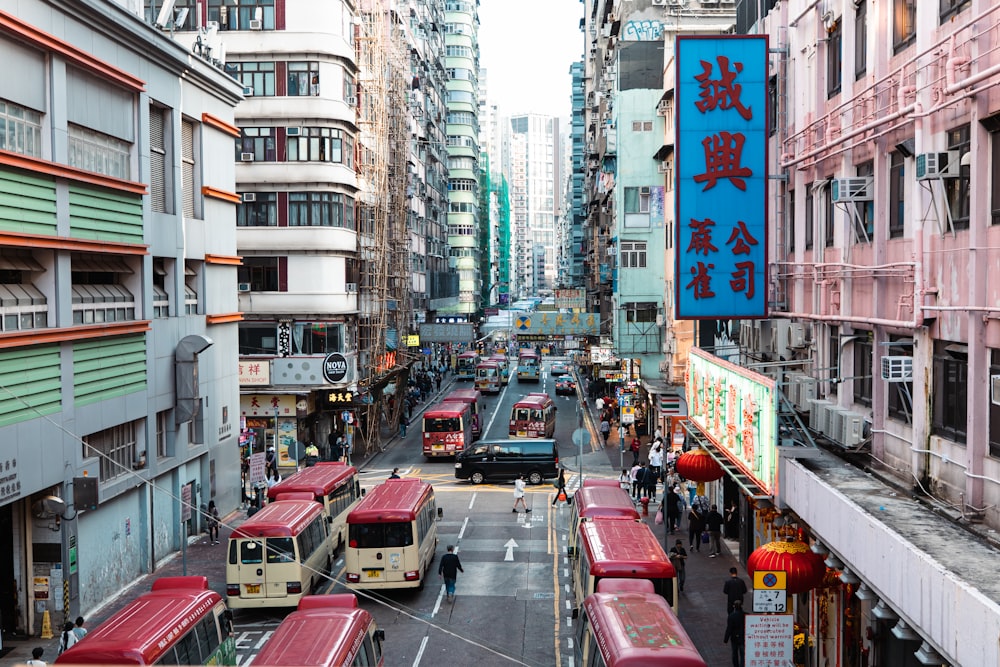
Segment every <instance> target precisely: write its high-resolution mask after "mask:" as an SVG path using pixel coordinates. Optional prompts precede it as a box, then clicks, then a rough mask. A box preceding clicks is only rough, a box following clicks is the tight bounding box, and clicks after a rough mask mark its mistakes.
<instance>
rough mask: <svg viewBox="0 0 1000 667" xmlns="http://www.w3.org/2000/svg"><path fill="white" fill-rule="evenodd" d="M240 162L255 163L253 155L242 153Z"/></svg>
mask: <svg viewBox="0 0 1000 667" xmlns="http://www.w3.org/2000/svg"><path fill="white" fill-rule="evenodd" d="M240 160H241V161H243V162H253V153H240Z"/></svg>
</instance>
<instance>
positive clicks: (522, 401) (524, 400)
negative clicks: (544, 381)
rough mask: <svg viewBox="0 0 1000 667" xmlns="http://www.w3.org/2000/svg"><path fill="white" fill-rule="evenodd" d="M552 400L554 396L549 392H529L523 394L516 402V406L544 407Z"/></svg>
mask: <svg viewBox="0 0 1000 667" xmlns="http://www.w3.org/2000/svg"><path fill="white" fill-rule="evenodd" d="M551 402H552V397H551V396H549V395H548V394H528V395H527V396H522V397H521V398H519V399H518V400H517V402H516V403H514V407H515V408H517V407H525V408H527V407H536V408H539V407H542V406H544V405H547V404H549V403H551Z"/></svg>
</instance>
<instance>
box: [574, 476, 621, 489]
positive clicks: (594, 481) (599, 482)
mask: <svg viewBox="0 0 1000 667" xmlns="http://www.w3.org/2000/svg"><path fill="white" fill-rule="evenodd" d="M592 486H613V487H615V488H616V489H620V488H622V483H621V482H619V481H618V480H617V479H603V478H601V477H588V478H587V479H585V480H583V484H582V485H581V488H584V489H586V488H588V487H592Z"/></svg>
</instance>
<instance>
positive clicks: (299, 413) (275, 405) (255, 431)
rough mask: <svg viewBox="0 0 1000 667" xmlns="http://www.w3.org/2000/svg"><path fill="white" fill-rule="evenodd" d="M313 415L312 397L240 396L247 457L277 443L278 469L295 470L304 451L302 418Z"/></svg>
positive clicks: (295, 395) (242, 436)
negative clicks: (310, 409) (300, 429)
mask: <svg viewBox="0 0 1000 667" xmlns="http://www.w3.org/2000/svg"><path fill="white" fill-rule="evenodd" d="M308 414H309V400H308V397H307V396H305V395H297V394H244V395H242V396H240V416H241V417H242V420H241V421H242V424H241V427H242V430H241V433H240V442H241V445H242V446H243V449H244V451H243V457H244V458H246V457H247V456H249V455H250V454H253V453H255V452H262V451H266V449H267V448H268V447H271V446H273V447H274V448H275V453H276V454H277V458H278V470H279V472H281V474H282V476H284V474H285V472H283V470H284V471H293V470H295V468H296V466H297V465H298V460H299V459H300V458H301V456H302V455H303V453H300V452H299V451H298V450H299V449H300V448H304V446H303V445H300V443H302V442H303V437H302V436H300V433H299V420H300V419H302V418H305V417H306V416H307V415H308Z"/></svg>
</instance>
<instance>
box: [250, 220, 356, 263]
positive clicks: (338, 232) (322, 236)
mask: <svg viewBox="0 0 1000 667" xmlns="http://www.w3.org/2000/svg"><path fill="white" fill-rule="evenodd" d="M236 247H237V248H239V249H240V250H241V251H246V250H278V251H294V250H313V251H321V252H322V251H328V252H335V253H344V254H348V255H352V256H353V255H354V254H355V253H356V252H357V248H358V235H357V232H355V231H354V230H353V229H345V228H343V227H237V228H236Z"/></svg>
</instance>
